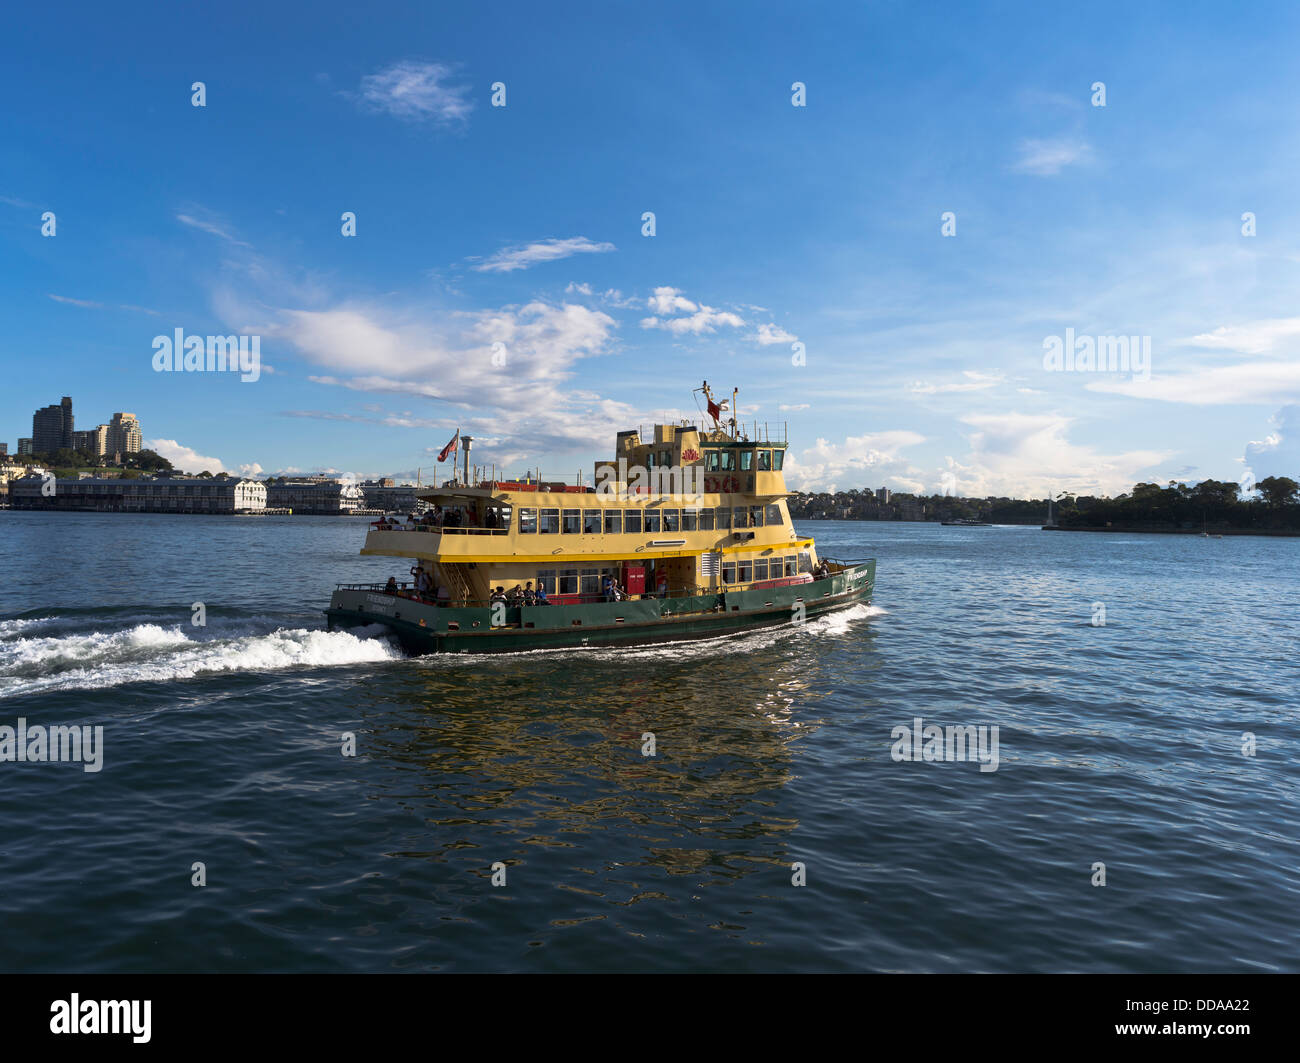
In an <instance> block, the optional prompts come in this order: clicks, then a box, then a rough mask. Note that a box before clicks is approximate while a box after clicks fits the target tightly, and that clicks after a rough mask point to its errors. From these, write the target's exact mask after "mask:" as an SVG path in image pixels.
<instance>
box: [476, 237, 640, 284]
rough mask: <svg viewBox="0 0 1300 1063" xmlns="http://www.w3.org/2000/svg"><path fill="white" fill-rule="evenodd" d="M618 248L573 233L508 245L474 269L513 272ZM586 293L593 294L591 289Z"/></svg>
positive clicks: (484, 271) (487, 271)
mask: <svg viewBox="0 0 1300 1063" xmlns="http://www.w3.org/2000/svg"><path fill="white" fill-rule="evenodd" d="M617 250H618V248H616V247H615V246H614V245H613V244H609V243H597V242H595V241H594V240H588V239H587V238H586V237H585V236H573V237H570V238H569V239H567V240H540V241H538V242H537V243H533V244H526V245H524V246H522V247H508V248H505V249H504V250H501V251H498V252H497V253H496V254H495V255H493V256H492V257H491V258H489V259H487V260H486V261H485V262H482V263H481V264H479V265H477V266H475V267H473V268H474V269H475V270H476V271H478V272H479V273H510V272H511V271H513V270H517V269H528V267H529V266H535V265H537V264H538V263H539V262H554V261H556V260H557V259H561V258H569V257H570V256H572V255H582V254H604V253H606V252H609V251H617ZM583 294H584V295H590V294H591V290H590V288H588V289H587V291H585V292H583Z"/></svg>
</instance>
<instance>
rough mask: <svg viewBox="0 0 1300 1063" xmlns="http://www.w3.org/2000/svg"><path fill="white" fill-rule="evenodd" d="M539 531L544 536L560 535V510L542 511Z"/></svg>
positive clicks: (538, 526)
mask: <svg viewBox="0 0 1300 1063" xmlns="http://www.w3.org/2000/svg"><path fill="white" fill-rule="evenodd" d="M537 530H538V531H539V532H541V533H542V534H543V535H558V534H559V533H560V511H559V510H558V509H544V510H542V519H541V521H540V522H539V523H538V525H537Z"/></svg>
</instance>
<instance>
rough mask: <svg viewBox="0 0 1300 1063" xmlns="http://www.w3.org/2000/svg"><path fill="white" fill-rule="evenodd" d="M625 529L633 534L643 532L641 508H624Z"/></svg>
mask: <svg viewBox="0 0 1300 1063" xmlns="http://www.w3.org/2000/svg"><path fill="white" fill-rule="evenodd" d="M623 530H624V531H625V532H629V533H631V534H632V535H640V534H641V511H640V510H639V509H625V510H623Z"/></svg>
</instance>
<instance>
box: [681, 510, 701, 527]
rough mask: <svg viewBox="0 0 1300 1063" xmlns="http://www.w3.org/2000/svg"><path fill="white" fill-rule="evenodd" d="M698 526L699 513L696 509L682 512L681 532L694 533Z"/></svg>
mask: <svg viewBox="0 0 1300 1063" xmlns="http://www.w3.org/2000/svg"><path fill="white" fill-rule="evenodd" d="M699 526H700V511H699V510H698V509H684V510H682V531H695V530H696V529H697V528H698V527H699Z"/></svg>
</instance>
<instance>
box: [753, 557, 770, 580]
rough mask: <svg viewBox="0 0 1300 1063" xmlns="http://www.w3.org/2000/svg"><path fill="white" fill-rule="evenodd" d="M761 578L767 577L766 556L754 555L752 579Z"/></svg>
mask: <svg viewBox="0 0 1300 1063" xmlns="http://www.w3.org/2000/svg"><path fill="white" fill-rule="evenodd" d="M761 579H767V558H765V557H756V558H754V581H755V582H758V581H759V580H761Z"/></svg>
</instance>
